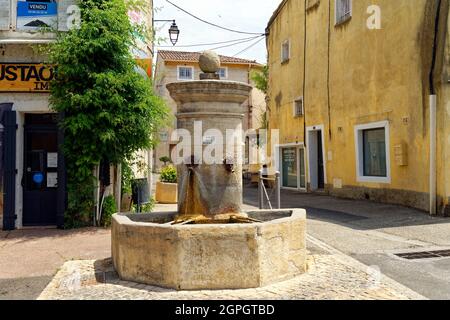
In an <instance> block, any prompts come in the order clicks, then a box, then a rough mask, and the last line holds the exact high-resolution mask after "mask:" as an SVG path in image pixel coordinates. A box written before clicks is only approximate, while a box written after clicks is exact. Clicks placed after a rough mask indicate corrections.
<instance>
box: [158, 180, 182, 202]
mask: <svg viewBox="0 0 450 320" xmlns="http://www.w3.org/2000/svg"><path fill="white" fill-rule="evenodd" d="M155 198H156V201H157V202H159V203H166V204H173V203H177V202H178V185H177V184H176V183H165V182H160V181H158V182H157V183H156V195H155Z"/></svg>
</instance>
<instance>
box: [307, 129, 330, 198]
mask: <svg viewBox="0 0 450 320" xmlns="http://www.w3.org/2000/svg"><path fill="white" fill-rule="evenodd" d="M307 132H308V135H307V138H308V163H309V182H310V189H311V190H312V191H315V190H323V189H325V184H326V175H325V170H326V169H325V153H324V151H325V148H324V141H323V132H324V131H323V126H314V127H309V128H308V129H307Z"/></svg>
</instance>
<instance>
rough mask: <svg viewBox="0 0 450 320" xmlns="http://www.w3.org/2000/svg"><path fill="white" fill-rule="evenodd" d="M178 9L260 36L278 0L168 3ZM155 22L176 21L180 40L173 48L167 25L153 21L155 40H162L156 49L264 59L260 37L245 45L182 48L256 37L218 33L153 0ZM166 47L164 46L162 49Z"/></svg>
mask: <svg viewBox="0 0 450 320" xmlns="http://www.w3.org/2000/svg"><path fill="white" fill-rule="evenodd" d="M170 1H171V2H173V3H174V4H176V5H178V6H179V7H181V8H183V9H185V10H186V11H189V12H190V13H192V14H194V15H196V16H198V17H199V18H201V19H204V20H206V21H209V22H212V23H214V24H217V25H220V26H223V27H226V28H229V29H233V30H237V31H243V32H250V33H261V34H263V33H264V31H265V28H266V26H267V23H268V21H269V19H270V17H271V16H272V14H273V12H274V11H275V9H276V8H277V6H278V5H279V4H280V3H281V0H170ZM154 8H155V17H154V19H155V20H166V19H169V20H173V19H175V20H176V23H177V25H178V28H179V29H180V37H179V40H178V43H177V44H176V46H175V47H173V46H172V44H171V43H170V41H169V36H168V30H169V27H170V25H171V23H170V22H155V28H156V29H157V30H158V31H157V33H156V37H157V38H158V39H165V40H166V41H161V42H160V43H159V44H158V43H157V44H156V50H158V49H163V50H178V51H200V52H201V51H204V50H208V49H215V50H214V51H216V52H217V53H219V54H222V55H227V56H235V55H236V54H237V55H236V57H239V58H244V59H250V60H256V61H258V62H260V63H265V62H266V58H267V53H266V44H265V39H264V37H259V38H256V39H253V40H251V41H249V42H245V43H240V44H237V45H233V46H229V47H226V48H219V49H216V48H217V47H221V46H228V45H230V44H233V42H231V43H223V44H216V45H210V46H199V47H183V46H186V45H195V44H207V43H217V42H224V41H230V40H236V39H245V40H242V41H247V40H248V39H249V38H252V37H257V36H255V35H251V34H240V33H234V32H229V31H226V30H222V29H219V28H216V27H213V26H210V25H208V24H205V23H203V22H201V21H198V20H196V19H195V18H193V17H191V16H189V15H187V14H186V13H184V12H182V11H181V10H179V9H177V8H175V7H173V6H172V5H171V4H169V3H168V2H167V1H166V0H154ZM258 40H260V41H259V42H258V43H257V44H255V46H253V47H251V48H250V49H248V50H246V51H244V52H242V53H240V54H239V52H240V51H242V50H244V49H246V48H247V47H249V46H251V45H252V44H254V43H256V42H257V41H258ZM164 46H167V47H164Z"/></svg>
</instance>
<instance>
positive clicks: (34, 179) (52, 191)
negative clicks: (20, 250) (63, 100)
mask: <svg viewBox="0 0 450 320" xmlns="http://www.w3.org/2000/svg"><path fill="white" fill-rule="evenodd" d="M23 168H24V172H23V178H22V187H23V221H22V223H23V225H24V226H49V225H56V223H57V204H58V200H57V199H58V128H57V115H56V114H26V115H25V126H24V166H23Z"/></svg>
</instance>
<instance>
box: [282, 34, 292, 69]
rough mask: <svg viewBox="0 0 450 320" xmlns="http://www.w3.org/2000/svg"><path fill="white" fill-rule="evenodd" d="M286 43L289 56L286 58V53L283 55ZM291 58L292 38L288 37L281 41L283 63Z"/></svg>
mask: <svg viewBox="0 0 450 320" xmlns="http://www.w3.org/2000/svg"><path fill="white" fill-rule="evenodd" d="M285 44H287V45H288V56H287V58H286V59H284V55H283V49H284V46H285ZM290 59H291V40H290V39H286V40H284V41H283V42H282V43H281V59H280V60H281V63H287V62H289V60H290Z"/></svg>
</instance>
